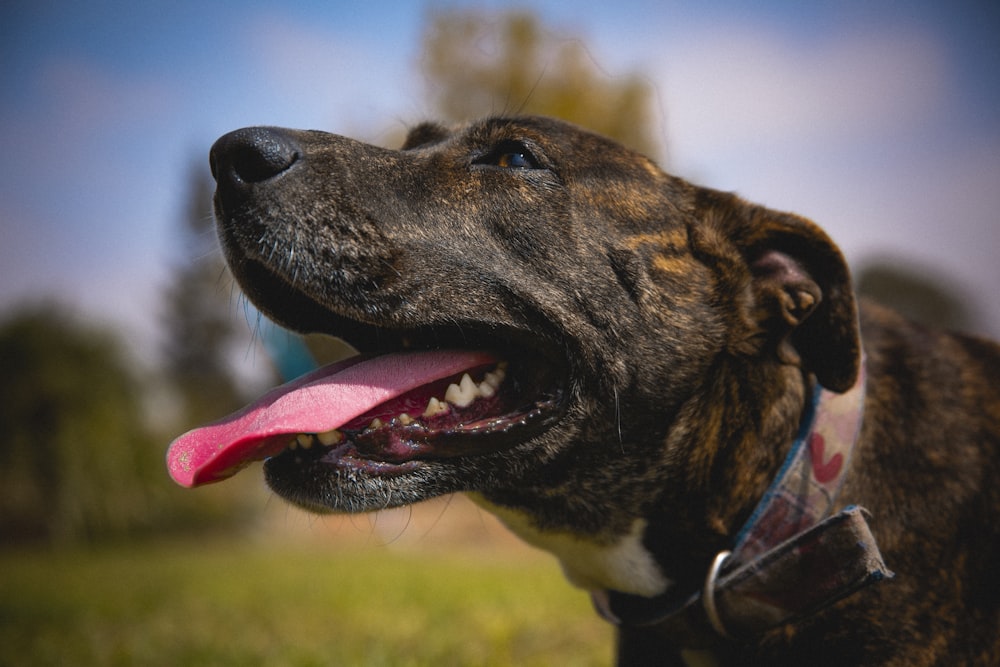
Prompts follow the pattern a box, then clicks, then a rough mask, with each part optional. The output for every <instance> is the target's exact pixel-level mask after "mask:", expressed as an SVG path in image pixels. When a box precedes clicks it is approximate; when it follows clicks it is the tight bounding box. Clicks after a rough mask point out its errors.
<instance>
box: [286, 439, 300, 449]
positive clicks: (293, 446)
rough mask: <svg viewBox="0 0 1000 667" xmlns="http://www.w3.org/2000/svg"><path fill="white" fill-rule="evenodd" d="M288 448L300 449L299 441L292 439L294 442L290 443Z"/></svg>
mask: <svg viewBox="0 0 1000 667" xmlns="http://www.w3.org/2000/svg"><path fill="white" fill-rule="evenodd" d="M288 448H289V449H298V448H299V441H298V439H296V438H292V441H291V442H289V443H288Z"/></svg>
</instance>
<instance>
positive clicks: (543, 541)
mask: <svg viewBox="0 0 1000 667" xmlns="http://www.w3.org/2000/svg"><path fill="white" fill-rule="evenodd" d="M469 497H470V498H471V499H472V500H473V501H474V502H475V503H476V504H478V505H479V506H480V507H482V508H483V509H486V510H488V511H489V512H491V513H492V514H495V515H496V516H497V518H499V519H500V520H501V521H502V522H503V523H504V525H506V526H507V527H508V528H509V529H510V530H511V531H513V532H514V533H515V534H516V535H517V536H518V537H520V538H521V539H522V540H524V541H525V542H527V543H528V544H531V545H532V546H536V547H538V548H540V549H544V550H546V551H548V552H550V553H552V554H553V555H555V557H556V558H558V559H559V563H560V564H561V565H562V569H563V572H564V573H565V574H566V578H567V579H568V580H569V581H570V583H572V584H573V585H575V586H579V587H580V588H584V589H587V590H615V591H620V592H622V593H632V594H634V595H645V596H653V595H659V594H660V593H663V592H664V591H666V590H667V588H669V587H670V585H671V581H670V580H669V579H667V578H666V577H664V576H663V574H662V573H661V572H660V568H659V567H657V565H656V562H655V561H654V560H653V557H652V555H650V553H649V552H648V551H647V550H646V548H645V547H644V546H643V545H642V535H643V531H644V530H645V528H646V522H645V521H643V520H641V519H639V520H636V521H635V522H634V523H633V524H632V530H631V531H630V532H629V533H627V534H625V535H623V536H621V537H619V538H617V539H616V540H614V541H611V542H607V543H604V542H595V541H592V540H588V539H585V538H582V537H580V536H579V535H575V534H573V533H569V532H552V531H543V530H539V529H538V528H536V527H535V526H534V524H533V522H532V521H531V519H530V517H528V515H526V514H523V513H521V512H518V511H516V510H512V509H508V508H506V507H499V506H497V505H494V504H492V503H490V502H489V501H487V500H486V499H484V498H483V497H482V496H479V495H478V494H469Z"/></svg>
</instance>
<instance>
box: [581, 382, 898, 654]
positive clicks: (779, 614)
mask: <svg viewBox="0 0 1000 667" xmlns="http://www.w3.org/2000/svg"><path fill="white" fill-rule="evenodd" d="M864 399H865V371H864V364H863V363H862V364H861V370H860V372H859V376H858V378H857V381H856V383H855V385H854V387H852V388H851V389H850V390H848V391H847V392H845V393H843V394H837V393H834V392H831V391H828V390H826V389H824V388H822V387H820V386H819V385H815V386H814V391H813V395H812V400H811V402H810V403H809V405H808V406H807V408H806V411H805V414H804V415H803V418H802V421H801V425H800V428H799V432H798V435H797V436H796V439H795V442H794V443H793V445H792V447H791V450H790V452H789V454H788V456H787V458H786V460H785V463H784V465H783V466H782V468H781V470H780V472H779V473H778V475H777V477H776V478H775V480H774V481H773V482H772V484H771V487H770V488H769V489H768V490H767V492H766V493H765V494H764V496H763V498H762V499H761V500H760V502H759V503H758V505H757V507H756V509H755V510H754V512H753V513H752V514H751V516H750V518H749V519H748V520H747V522H746V523H745V525H744V526H743V528H742V529H741V530H740V531H739V533H738V535H737V537H736V538H735V540H734V542H733V545H732V547H731V551H729V550H727V551H723V552H720V553H719V554H718V555H717V556H716V557H715V559H714V561H713V562H712V564H711V565H710V566H708V564H706V569H707V570H708V576H707V577H706V580H705V587H704V589H703V590H702V591H700V592H698V593H695V594H694V595H693V596H687V594H685V593H683V592H681V591H673V590H669V591H667V592H666V593H664V594H663V595H661V596H658V597H655V598H643V597H640V596H634V595H625V594H621V593H617V592H614V591H596V592H594V593H593V598H594V603H595V607H596V608H597V610H598V611H599V612H600V613H601V615H602V616H604V618H606V619H607V620H609V621H611V622H613V623H615V624H626V625H649V624H659V623H669V622H671V621H672V620H673V619H675V618H677V617H679V616H681V615H684V616H685V617H687V618H685V619H684V620H682V622H681V623H680V625H685V624H686V625H690V623H689V621H690V618H691V617H693V616H694V614H692V613H691V609H696V610H697V614H698V615H699V616H701V619H702V620H703V621H705V623H702V625H707V626H710V628H711V631H714V632H715V633H716V634H718V635H721V636H730V633H729V632H728V630H727V627H726V624H725V622H724V621H723V620H722V616H721V615H720V613H719V610H718V609H717V608H716V605H715V601H716V597H717V595H718V594H719V593H722V592H723V591H722V590H721V588H722V587H723V586H728V585H730V584H731V583H732V582H733V581H735V580H737V579H738V580H739V581H738V582H737V584H736V585H739V586H744V587H745V586H746V582H747V580H748V579H750V578H759V577H761V574H760V573H761V572H763V573H764V574H763V576H764V578H765V579H766V578H767V577H772V578H774V579H776V580H782V581H784V582H785V583H784V584H780V585H786V584H787V582H789V581H791V582H794V583H793V585H795V586H799V585H803V584H804V583H813V582H803V581H802V578H801V575H800V574H799V573H796V574H794V575H791V576H790V575H788V574H787V571H786V570H788V568H789V563H790V562H791V563H792V566H791V567H792V568H793V569H794V564H795V563H796V562H798V560H797V559H799V558H800V553H801V552H803V551H807V550H808V549H817V548H818V549H823V550H825V551H826V552H827V553H828V555H830V554H833V553H834V552H835V551H836V550H838V549H841V547H842V545H843V544H845V543H854V544H857V543H859V542H864V543H865V544H869V543H870V549H869V553H868V554H867V555H863V556H858V557H854V556H853V555H851V554H848V555H847V556H846V557H844V558H841V560H843V561H846V562H845V563H844V564H843V565H842V566H841V565H838V566H836V567H834V568H832V571H831V572H826V571H818V572H815V573H813V574H812V575H811V576H814V577H816V578H819V579H823V581H818V582H814V583H817V584H819V585H820V587H823V586H826V588H830V586H833V587H835V589H836V594H837V595H838V596H842V595H844V594H847V593H849V592H852V591H853V590H856V589H857V588H858V587H860V586H861V585H864V584H867V583H870V582H872V581H876V580H878V579H881V578H883V577H885V576H891V573H889V572H888V570H886V569H885V566H884V564H883V563H882V562H881V556H880V555H879V554H878V549H877V547H876V546H875V544H874V539H873V538H872V537H871V535H870V533H869V532H868V531H867V524H866V523H865V520H864V513H863V511H862V510H859V509H849V510H847V511H845V512H842V513H841V514H838V515H837V516H836V517H833V518H832V519H831V518H830V516H831V514H832V513H833V510H834V508H835V507H836V504H837V498H838V495H839V492H840V489H841V487H842V485H843V483H844V479H845V477H846V475H847V471H848V469H849V463H850V459H851V455H852V452H853V450H854V446H855V444H856V442H857V440H858V436H859V433H860V428H861V422H862V414H863V411H864ZM838 553H839V552H838ZM799 569H801V568H799ZM734 571H735V572H739V573H740V577H735V576H731V575H732V573H733V572H734ZM720 572H721V573H723V574H726V573H728V575H729V576H727V578H725V579H719V576H720ZM844 576H846V577H847V578H849V579H851V580H850V582H842V581H841V579H842V578H843V577H844ZM827 579H831V580H834V579H835V580H836V581H835V582H834V583H832V584H831V581H827ZM717 581H718V584H717ZM768 585H773V582H772V583H769V584H768ZM751 588H752V587H751ZM768 590H769V592H774V591H771V590H770V589H768ZM758 592H759V591H758ZM777 592H778V593H779V594H780V592H781V589H778V590H777ZM786 592H789V591H786ZM730 593H733V591H730ZM739 596H740V594H739V593H735V594H730V595H729V596H727V597H726V598H725V599H726V600H727V604H730V605H733V604H735V605H737V607H739V605H741V603H742V601H741V599H740V597H739ZM795 597H796V596H794V595H786V596H784V602H787V601H788V600H790V599H792V598H795ZM798 597H799V599H800V600H806V602H805V603H804V604H805V605H806V606H810V607H812V606H814V605H815V604H816V603H819V602H824V600H823V599H814V598H810V597H809V596H801V595H800V596H798ZM768 604H769V605H770V606H771V607H774V609H771V608H761V609H758V608H760V607H762V606H763V607H768ZM768 604H765V605H761V604H760V603H759V600H755V601H754V603H752V604H751V605H743V607H744V609H739V608H737V609H736V611H737V612H739V613H743V612H746V611H747V609H746V608H747V607H748V606H751V607H754V605H756V606H755V607H754V609H753V610H752V611H751V612H750V614H751V615H753V614H761V615H763V616H768V617H769V618H768V620H767V621H766V623H765V622H764V621H761V623H760V627H770V625H773V623H771V621H770V618H781V619H790V618H793V617H795V616H798V615H802V614H804V613H806V612H809V611H812V609H811V608H810V609H807V608H805V607H804V606H802V605H800V604H798V603H792V604H790V605H789V604H784V603H783V602H782V597H781V596H780V595H779V596H778V599H777V601H775V600H771V601H770V602H769V603H768ZM734 615H736V614H734ZM696 624H699V622H696ZM747 625H748V626H749V627H753V628H756V627H757V625H758V623H757V621H756V620H751V621H750V622H749V623H748V624H747ZM740 629H745V628H740ZM686 633H687V628H684V629H682V630H681V631H680V634H681V635H684V634H686Z"/></svg>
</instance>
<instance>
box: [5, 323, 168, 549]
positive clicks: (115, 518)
mask: <svg viewBox="0 0 1000 667" xmlns="http://www.w3.org/2000/svg"><path fill="white" fill-rule="evenodd" d="M121 349H122V348H121V347H120V343H119V342H118V341H117V340H116V339H115V338H114V336H113V335H112V334H110V333H109V332H107V331H103V330H100V329H97V328H92V327H87V326H84V325H83V324H81V323H79V322H77V321H76V320H74V319H73V318H71V317H70V316H69V315H67V314H66V312H65V310H63V309H61V308H59V307H58V306H55V305H53V304H45V305H41V306H37V307H34V308H32V309H30V310H25V311H23V312H20V313H18V314H16V315H15V316H13V317H12V318H11V319H10V320H8V321H7V322H6V323H5V324H3V325H0V368H2V369H3V373H2V374H0V432H2V433H3V434H4V436H3V439H2V441H0V533H2V534H3V535H4V536H5V541H8V543H12V542H14V541H19V540H22V539H47V540H49V541H52V542H54V543H63V544H65V543H72V542H80V541H84V540H91V539H95V538H98V537H103V536H108V535H120V534H122V533H124V532H128V531H130V530H132V529H134V528H136V527H137V526H140V525H142V524H143V523H144V522H145V521H146V520H147V517H148V512H149V500H150V497H149V493H148V486H147V483H148V481H149V479H150V475H151V474H152V471H153V470H154V469H155V470H162V468H163V455H162V450H156V449H154V448H153V447H152V446H151V440H150V437H149V433H148V431H147V430H146V428H145V425H144V421H143V406H142V402H141V392H140V391H139V386H138V384H137V381H136V378H135V377H134V375H133V373H132V372H131V368H130V365H129V364H128V363H127V362H126V360H125V359H124V358H123V357H122V355H121V353H120V350H121Z"/></svg>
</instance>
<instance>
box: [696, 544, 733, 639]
mask: <svg viewBox="0 0 1000 667" xmlns="http://www.w3.org/2000/svg"><path fill="white" fill-rule="evenodd" d="M730 554H732V552H731V551H720V552H719V553H717V554H716V555H715V559H714V560H712V566H711V567H710V568H708V574H707V575H706V576H705V587H704V588H703V589H702V591H701V604H702V606H703V607H704V608H705V616H706V617H708V623H709V625H711V626H712V629H713V630H715V631H716V632H717V633H718V634H719V636H720V637H724V638H726V639H732V638H733V637H732V635H730V634H729V633H728V632H727V631H726V626H725V625H724V624H723V622H722V618H720V617H719V609H718V608H717V607H716V606H715V581H716V579H718V577H719V570H721V569H722V564H723V563H725V562H726V559H727V558H729V556H730Z"/></svg>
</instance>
